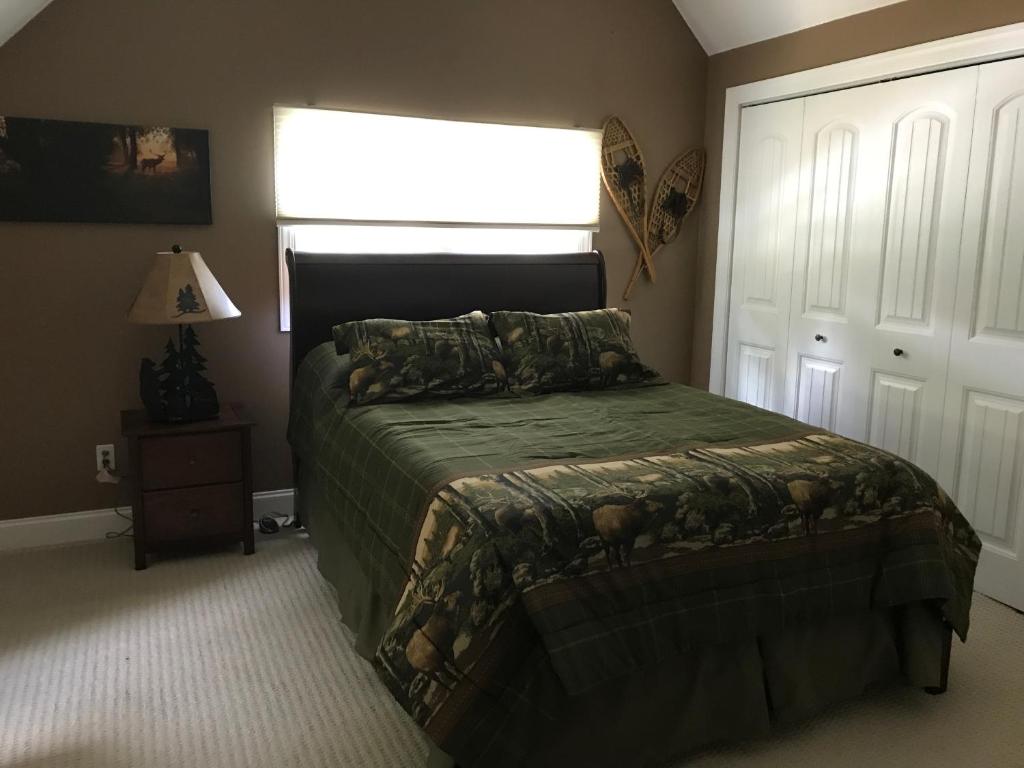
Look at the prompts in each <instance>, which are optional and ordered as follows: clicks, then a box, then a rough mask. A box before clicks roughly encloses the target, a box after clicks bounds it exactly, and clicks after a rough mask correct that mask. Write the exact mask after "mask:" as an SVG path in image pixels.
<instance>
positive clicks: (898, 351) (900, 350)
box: [892, 347, 903, 357]
mask: <svg viewBox="0 0 1024 768" xmlns="http://www.w3.org/2000/svg"><path fill="white" fill-rule="evenodd" d="M892 353H893V354H894V355H896V357H903V350H902V349H900V348H899V347H896V349H894V350H893V351H892Z"/></svg>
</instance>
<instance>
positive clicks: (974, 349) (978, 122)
mask: <svg viewBox="0 0 1024 768" xmlns="http://www.w3.org/2000/svg"><path fill="white" fill-rule="evenodd" d="M980 69H981V73H980V80H979V85H978V107H977V113H976V117H975V122H974V146H973V151H972V157H971V176H970V181H969V184H968V188H967V209H966V216H965V220H964V232H963V245H962V255H961V259H960V274H959V290H958V291H957V298H956V318H955V324H954V329H953V337H952V344H951V354H950V367H949V384H948V395H947V401H946V402H947V417H946V420H947V423H948V425H949V428H948V429H947V431H946V434H944V435H943V441H942V469H941V471H940V477H939V480H940V482H941V483H942V484H943V486H944V487H945V488H947V489H949V490H950V492H951V494H952V496H953V498H954V499H955V500H956V502H957V504H958V506H959V507H960V509H961V511H962V512H963V513H964V515H965V516H966V517H967V519H969V520H970V521H971V524H972V525H973V526H974V528H975V530H976V531H977V532H978V534H979V535H980V536H981V539H982V542H983V543H984V551H983V552H982V556H981V562H980V564H979V567H978V574H977V578H976V582H975V584H976V586H977V588H978V590H979V591H981V592H984V593H985V594H987V595H991V596H992V597H994V598H996V599H997V600H1002V601H1003V602H1006V603H1009V604H1010V605H1013V606H1015V607H1017V608H1024V61H1022V60H1021V59H1015V60H1011V61H1004V62H998V63H995V64H987V65H984V66H982V67H981V68H980Z"/></svg>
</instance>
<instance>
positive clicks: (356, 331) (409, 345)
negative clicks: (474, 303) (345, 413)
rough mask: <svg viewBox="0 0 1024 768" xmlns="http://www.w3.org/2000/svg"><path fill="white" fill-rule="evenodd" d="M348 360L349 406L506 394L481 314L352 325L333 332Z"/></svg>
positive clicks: (498, 356) (502, 371) (497, 355)
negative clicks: (349, 369)
mask: <svg viewBox="0 0 1024 768" xmlns="http://www.w3.org/2000/svg"><path fill="white" fill-rule="evenodd" d="M334 344H335V348H336V349H337V351H338V353H339V354H344V353H346V352H348V353H349V354H350V355H351V356H352V373H351V375H350V376H349V379H348V389H349V394H350V395H351V397H352V401H353V403H355V404H356V405H362V404H364V403H371V402H394V401H397V400H408V399H409V398H412V397H418V396H424V395H425V396H440V397H455V396H458V395H488V394H492V393H495V392H499V391H501V390H503V389H505V386H506V382H505V368H504V366H503V365H502V363H501V354H500V353H499V352H498V347H497V345H496V344H495V343H494V337H493V336H492V335H491V330H490V326H489V325H488V323H487V316H486V315H484V313H483V312H472V313H470V314H468V315H462V316H461V317H455V318H452V319H450V320H429V321H411V320H356V321H354V322H351V323H343V324H342V325H337V326H335V327H334Z"/></svg>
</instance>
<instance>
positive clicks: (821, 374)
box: [796, 355, 843, 430]
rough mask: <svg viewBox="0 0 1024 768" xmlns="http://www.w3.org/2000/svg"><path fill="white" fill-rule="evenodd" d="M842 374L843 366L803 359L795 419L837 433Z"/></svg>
mask: <svg viewBox="0 0 1024 768" xmlns="http://www.w3.org/2000/svg"><path fill="white" fill-rule="evenodd" d="M842 370H843V364H842V363H841V362H837V361H835V360H823V359H821V358H817V357H811V356H810V355H801V356H800V373H799V380H798V382H797V402H796V417H797V418H798V419H800V421H803V422H806V423H807V424H810V425H812V426H815V427H821V428H822V429H828V430H835V428H836V412H837V410H838V407H837V406H838V399H839V381H840V374H841V373H842Z"/></svg>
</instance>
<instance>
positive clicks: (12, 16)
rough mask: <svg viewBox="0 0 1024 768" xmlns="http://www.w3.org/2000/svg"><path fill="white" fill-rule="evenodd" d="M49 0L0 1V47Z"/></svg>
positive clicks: (49, 0) (46, 4)
mask: <svg viewBox="0 0 1024 768" xmlns="http://www.w3.org/2000/svg"><path fill="white" fill-rule="evenodd" d="M50 2H51V0H0V45H3V44H4V43H6V42H7V41H8V40H10V39H11V38H12V37H14V35H15V34H16V33H17V32H18V30H20V29H21V28H22V27H24V26H25V25H26V24H28V23H29V22H30V21H31V20H32V18H33V17H34V16H35V15H36V14H37V13H39V12H40V11H41V10H43V8H45V7H46V6H48V5H49V4H50Z"/></svg>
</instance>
